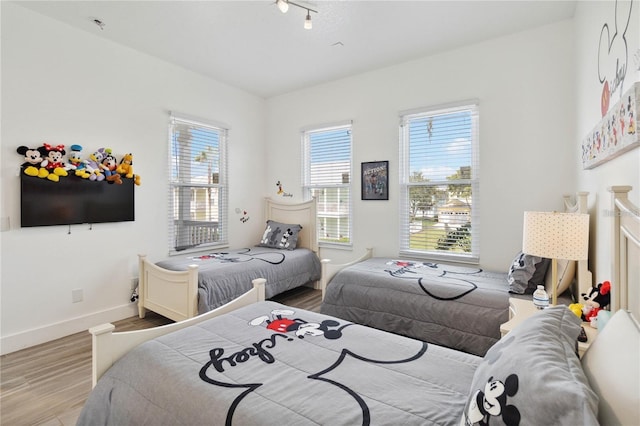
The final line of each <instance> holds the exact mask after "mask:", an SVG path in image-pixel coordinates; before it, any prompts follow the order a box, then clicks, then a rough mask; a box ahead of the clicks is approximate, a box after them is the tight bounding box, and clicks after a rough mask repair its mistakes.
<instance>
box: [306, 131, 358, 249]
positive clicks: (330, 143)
mask: <svg viewBox="0 0 640 426" xmlns="http://www.w3.org/2000/svg"><path fill="white" fill-rule="evenodd" d="M302 139H303V150H302V151H303V190H304V192H305V196H306V197H308V198H310V197H315V199H316V202H317V208H318V242H319V244H320V245H328V244H334V245H351V124H347V125H337V126H333V127H324V128H317V129H313V130H307V131H304V132H303V137H302Z"/></svg>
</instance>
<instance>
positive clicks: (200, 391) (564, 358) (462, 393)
mask: <svg viewBox="0 0 640 426" xmlns="http://www.w3.org/2000/svg"><path fill="white" fill-rule="evenodd" d="M616 188H618V189H620V188H621V187H616ZM627 191H628V189H627ZM615 194H616V201H615V203H614V205H615V206H617V207H616V209H620V210H616V211H618V212H628V213H629V216H628V217H622V216H620V217H616V218H608V219H605V220H611V221H615V222H618V221H619V222H620V223H619V224H618V225H617V228H616V237H615V238H614V241H613V244H616V247H618V249H616V250H615V252H616V253H615V256H614V257H615V259H614V260H615V266H616V268H615V269H616V271H615V273H614V276H615V277H625V278H624V279H616V280H614V281H613V283H612V284H613V285H612V293H614V295H613V296H614V297H613V299H614V300H617V302H616V303H617V307H619V308H620V309H618V311H617V312H615V313H614V315H613V317H612V318H611V319H610V320H609V322H608V323H607V325H606V326H605V327H604V328H603V329H602V330H600V333H599V336H598V338H597V339H596V340H595V341H594V342H593V343H592V345H591V346H590V347H589V349H588V350H587V351H586V354H585V356H584V357H583V359H582V360H580V359H579V358H578V356H577V355H576V338H577V336H578V334H579V331H580V324H581V323H580V320H579V319H578V317H577V316H575V315H574V314H573V313H572V312H571V311H569V310H568V309H567V308H566V307H564V306H561V305H558V306H554V307H552V308H549V309H546V310H543V311H541V312H540V313H538V314H536V316H535V320H531V321H529V320H527V321H524V322H522V323H521V324H519V325H518V326H516V327H515V328H514V329H513V330H512V331H511V332H510V333H509V334H508V335H507V336H505V338H504V339H502V340H501V341H500V342H499V343H497V344H496V345H494V346H493V347H492V348H491V349H490V350H489V351H488V352H487V354H486V356H485V357H484V358H481V357H478V356H475V355H471V354H468V353H465V352H460V351H455V350H452V349H449V348H444V347H441V346H438V345H433V344H429V343H426V342H421V341H418V340H414V339H410V338H406V337H402V336H398V335H395V334H392V333H387V332H384V331H381V330H377V329H373V328H370V327H366V326H362V325H357V324H353V323H350V322H348V321H345V320H341V319H338V318H334V317H329V316H326V315H323V314H319V313H313V312H308V311H304V310H300V309H295V308H291V307H287V306H283V305H279V304H277V303H274V302H269V301H263V300H262V299H263V298H264V280H262V279H258V280H255V281H254V283H253V285H254V288H253V289H252V290H250V291H249V292H248V293H247V294H245V295H244V296H242V297H241V298H239V299H238V300H237V301H235V302H232V303H230V304H227V305H224V306H223V307H220V308H218V309H216V310H214V311H211V312H208V313H206V314H203V315H200V316H198V317H195V318H191V319H188V320H185V321H182V322H179V323H175V324H170V325H167V326H162V327H158V328H155V329H150V330H140V331H133V332H124V333H113V332H112V331H113V326H112V325H104V326H99V327H96V328H93V329H91V330H90V332H91V333H92V335H93V345H94V346H93V360H94V363H93V365H94V384H95V387H94V389H93V391H92V392H91V394H90V395H89V398H88V399H87V402H86V404H85V406H84V407H83V409H82V412H81V414H80V417H79V419H78V425H89V424H91V425H100V424H130V425H135V424H154V425H173V424H227V425H231V424H234V425H245V424H247V425H248V424H296V425H298V424H315V425H317V424H332V425H340V424H345V425H347V424H348V425H355V424H359V425H369V424H372V425H373V424H420V425H423V424H443V425H447V424H450V425H459V424H463V425H472V424H489V423H491V424H520V423H522V424H582V425H596V424H607V425H608V424H637V420H638V419H639V418H640V408H639V407H640V404H639V403H640V385H638V380H637V377H638V375H639V374H640V370H639V368H640V365H639V363H638V362H637V360H638V357H639V356H640V354H639V351H640V328H639V326H638V323H637V321H636V320H635V319H634V315H633V314H631V313H629V312H628V311H627V309H625V308H623V307H624V306H626V307H627V308H628V309H629V311H630V312H634V313H637V312H638V309H639V307H638V304H639V303H640V301H639V300H637V298H636V299H633V298H631V297H630V296H631V295H632V294H634V293H636V294H637V291H638V288H637V287H638V282H639V279H640V276H639V275H638V268H637V265H632V263H634V262H630V261H629V260H630V259H631V260H633V258H630V256H635V255H637V254H638V253H639V250H640V213H639V211H638V209H637V208H635V207H633V206H632V205H631V204H630V203H629V202H628V200H627V199H626V196H623V195H624V194H626V193H624V194H623V193H622V192H616V193H615ZM623 209H624V210H623ZM612 250H613V248H612ZM623 268H625V269H623ZM624 285H628V288H622V286H624ZM625 297H626V298H627V299H626V300H623V299H624V298H625ZM97 379H99V380H97Z"/></svg>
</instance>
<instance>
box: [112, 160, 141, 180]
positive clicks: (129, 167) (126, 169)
mask: <svg viewBox="0 0 640 426" xmlns="http://www.w3.org/2000/svg"><path fill="white" fill-rule="evenodd" d="M116 171H117V172H118V173H120V174H121V175H123V176H125V177H126V178H127V179H133V183H135V184H136V185H140V175H134V174H133V154H132V153H128V154H125V155H124V156H123V157H122V160H120V165H118V168H117V169H116Z"/></svg>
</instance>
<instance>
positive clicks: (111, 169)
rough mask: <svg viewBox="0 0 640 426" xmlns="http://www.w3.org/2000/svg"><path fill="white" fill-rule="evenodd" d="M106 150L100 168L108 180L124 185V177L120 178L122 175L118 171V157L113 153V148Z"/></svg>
mask: <svg viewBox="0 0 640 426" xmlns="http://www.w3.org/2000/svg"><path fill="white" fill-rule="evenodd" d="M104 152H105V156H104V158H103V159H102V162H101V163H100V169H102V172H103V173H104V175H105V177H106V179H107V182H109V183H117V184H118V185H122V179H120V175H119V174H118V173H117V172H116V169H117V168H118V161H117V160H116V157H115V156H114V155H113V154H112V153H111V152H112V151H111V148H105V150H104Z"/></svg>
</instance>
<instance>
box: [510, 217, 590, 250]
mask: <svg viewBox="0 0 640 426" xmlns="http://www.w3.org/2000/svg"><path fill="white" fill-rule="evenodd" d="M522 252H523V253H526V254H530V255H533V256H539V257H546V258H548V259H567V260H586V259H588V254H589V215H588V214H581V213H556V212H524V228H523V233H522Z"/></svg>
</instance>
